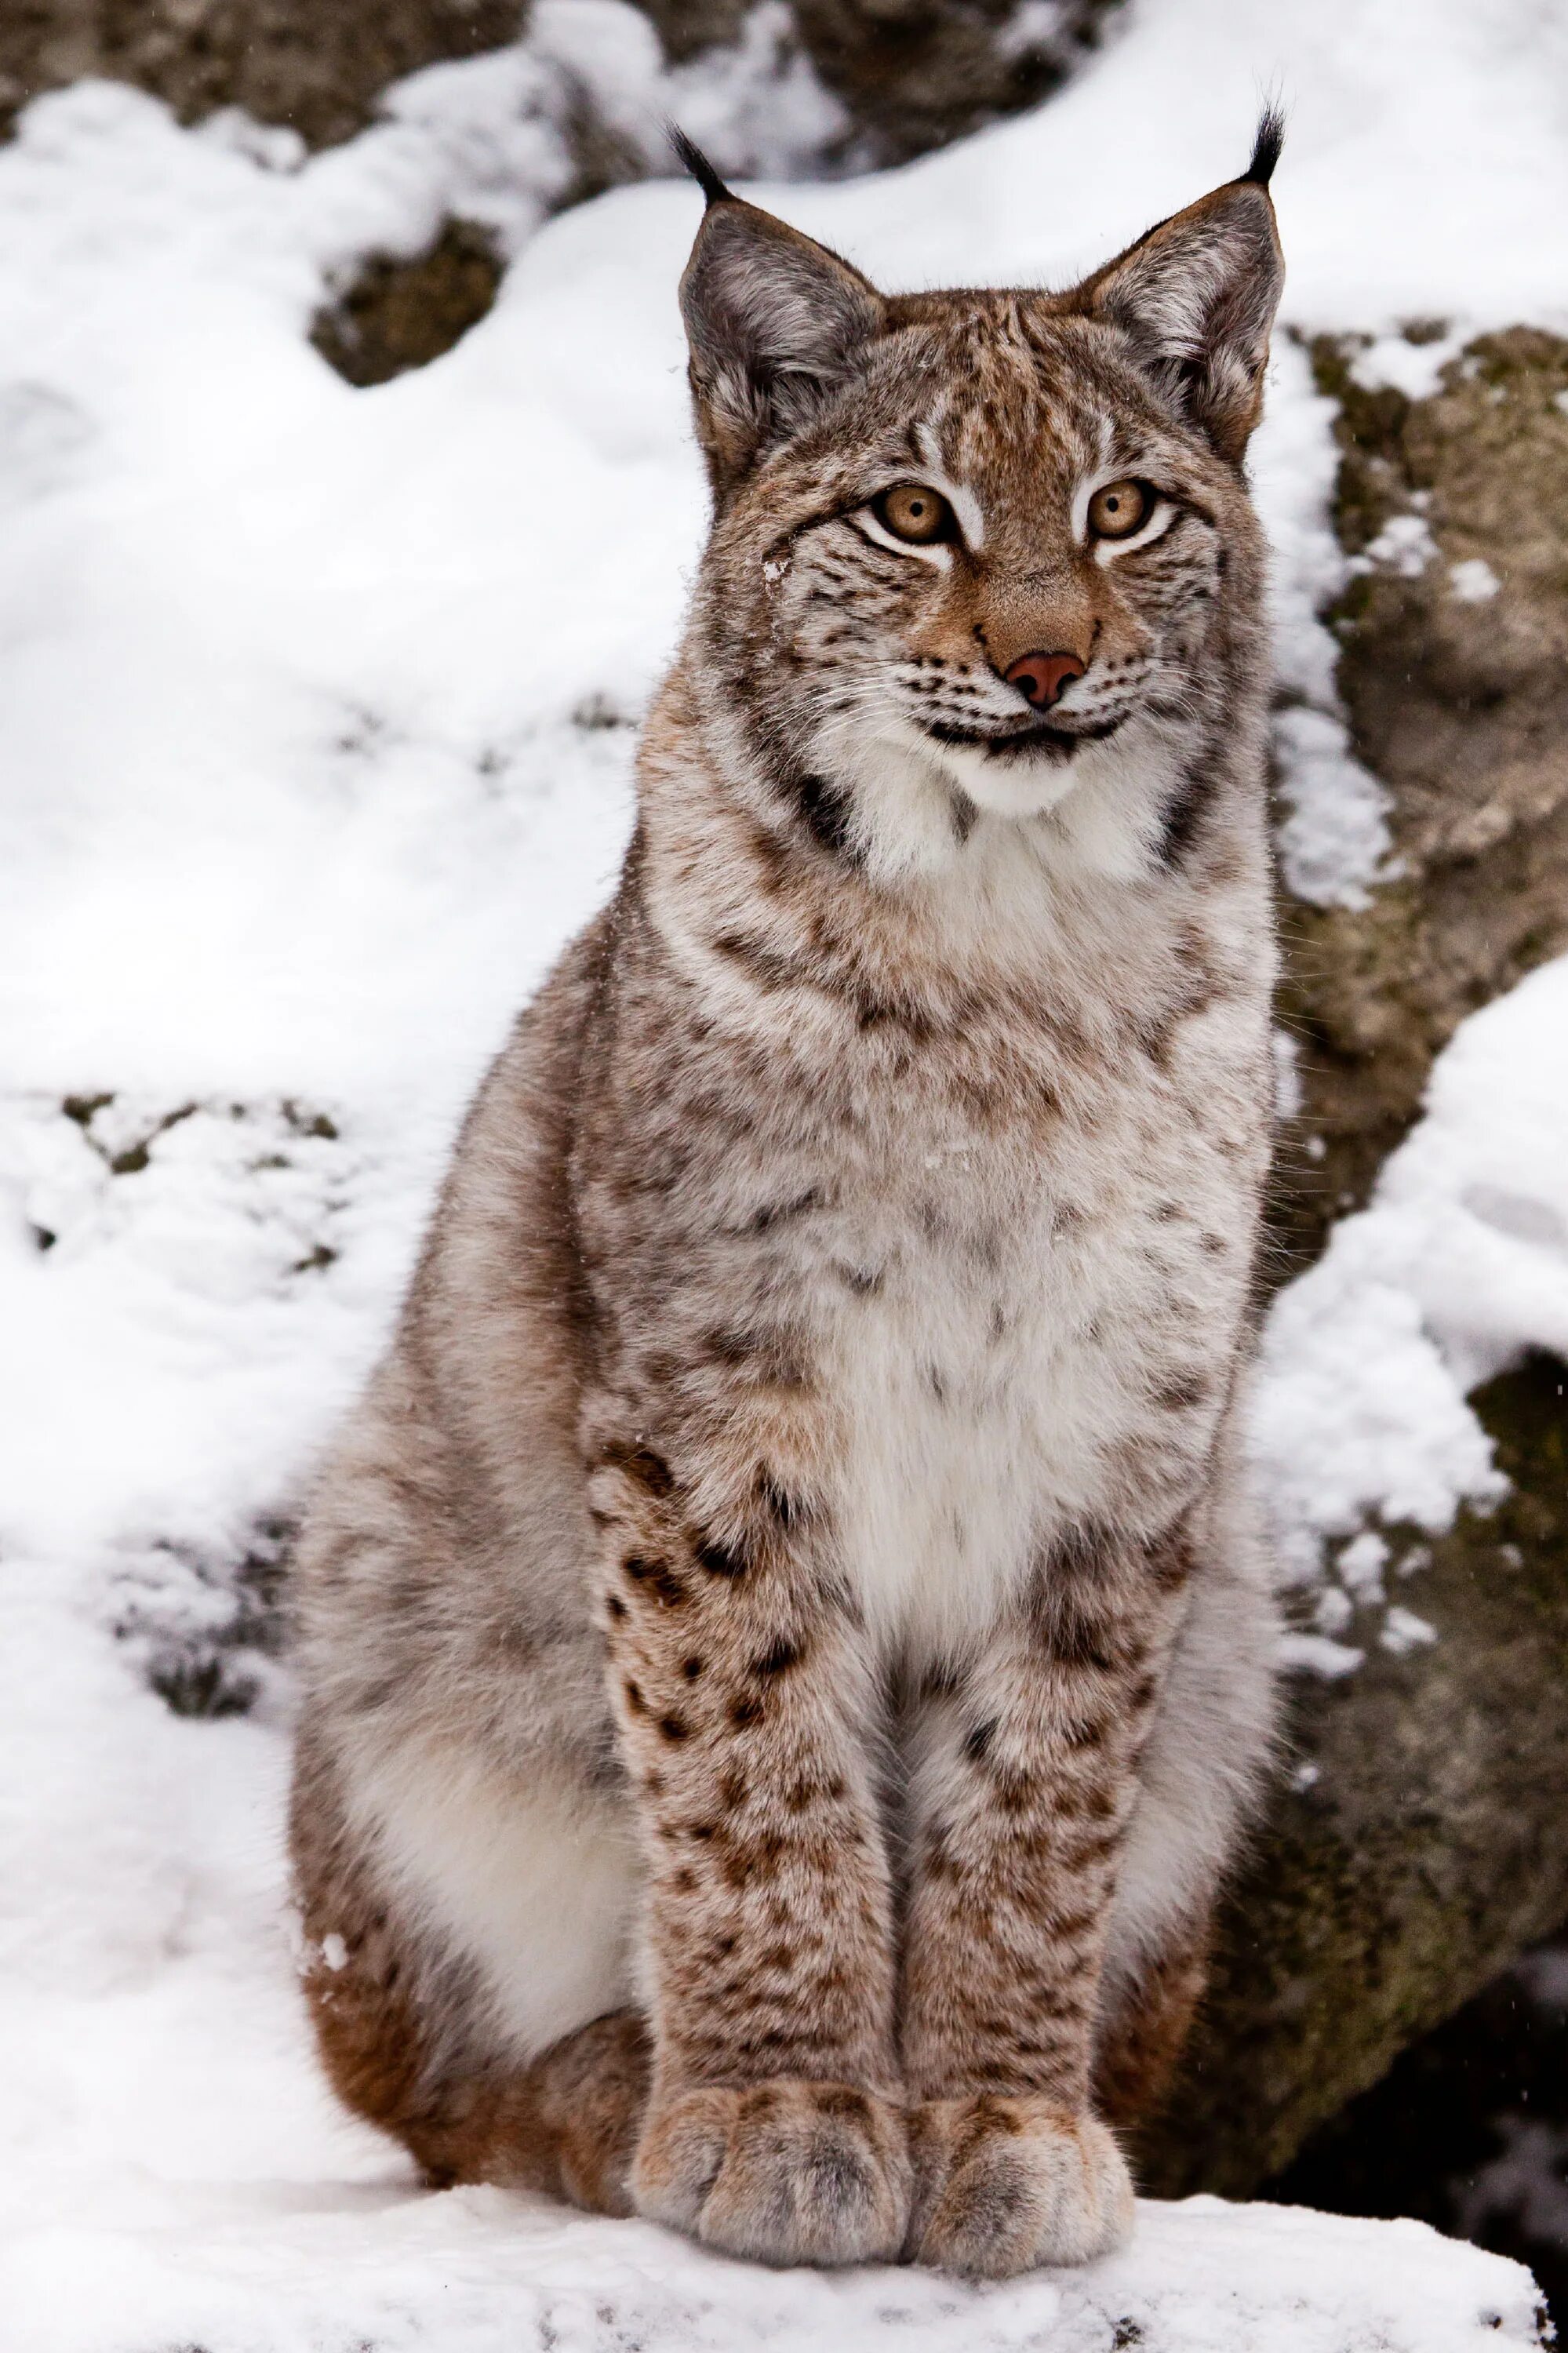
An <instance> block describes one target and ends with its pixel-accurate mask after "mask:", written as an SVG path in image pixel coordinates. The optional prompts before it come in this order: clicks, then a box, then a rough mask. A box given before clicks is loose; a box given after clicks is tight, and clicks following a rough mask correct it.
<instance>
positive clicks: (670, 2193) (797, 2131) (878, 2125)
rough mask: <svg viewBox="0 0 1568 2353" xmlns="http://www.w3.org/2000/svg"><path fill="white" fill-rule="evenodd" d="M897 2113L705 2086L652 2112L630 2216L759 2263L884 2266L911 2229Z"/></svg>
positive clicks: (874, 2103)
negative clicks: (644, 2218) (662, 2224)
mask: <svg viewBox="0 0 1568 2353" xmlns="http://www.w3.org/2000/svg"><path fill="white" fill-rule="evenodd" d="M912 2178H913V2177H912V2170H911V2167H910V2163H909V2153H908V2147H907V2144H906V2133H905V2125H904V2116H903V2113H902V2111H901V2110H899V2109H898V2108H895V2106H894V2105H892V2104H891V2103H890V2102H889V2101H886V2100H882V2099H878V2098H877V2097H876V2096H875V2094H873V2093H870V2092H861V2091H856V2090H855V2089H854V2088H853V2086H852V2085H850V2084H805V2083H794V2082H789V2081H786V2080H779V2081H777V2082H774V2083H767V2084H749V2085H747V2086H745V2087H744V2088H742V2089H738V2090H736V2089H730V2088H728V2087H726V2086H721V2085H708V2086H705V2087H703V2088H701V2089H698V2090H694V2091H689V2092H683V2093H679V2094H676V2095H675V2096H674V2097H673V2098H671V2099H666V2100H662V2101H658V2102H656V2103H655V2105H653V2107H652V2109H651V2110H650V2112H649V2116H648V2121H647V2124H646V2125H645V2126H644V2127H643V2133H642V2139H641V2144H640V2146H639V2148H638V2151H637V2158H636V2162H635V2164H634V2165H633V2167H632V2170H631V2194H632V2198H633V2200H635V2203H636V2206H637V2211H638V2212H639V2213H640V2214H645V2215H647V2216H648V2218H649V2219H650V2221H655V2222H667V2223H669V2224H671V2225H672V2227H673V2228H674V2229H676V2230H679V2231H689V2232H691V2233H692V2235H693V2236H694V2238H698V2239H701V2240H702V2241H704V2242H705V2244H706V2245H708V2246H710V2247H722V2248H724V2249H725V2250H726V2253H729V2254H733V2255H749V2256H751V2257H752V2258H754V2260H756V2261H757V2262H759V2263H892V2262H895V2260H896V2258H897V2256H898V2253H899V2250H900V2249H901V2247H902V2246H903V2244H904V2239H905V2233H906V2229H907V2227H908V2221H909V2196H910V2188H911V2182H912Z"/></svg>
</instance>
